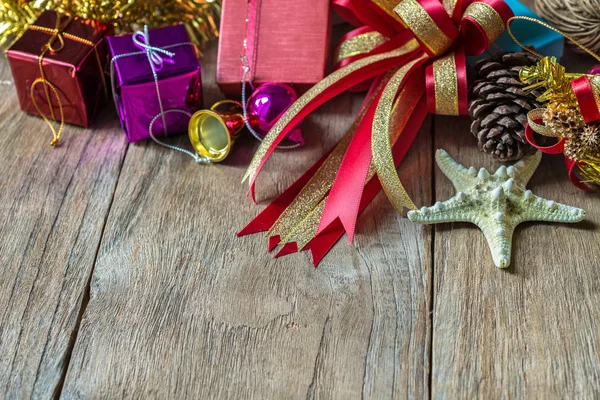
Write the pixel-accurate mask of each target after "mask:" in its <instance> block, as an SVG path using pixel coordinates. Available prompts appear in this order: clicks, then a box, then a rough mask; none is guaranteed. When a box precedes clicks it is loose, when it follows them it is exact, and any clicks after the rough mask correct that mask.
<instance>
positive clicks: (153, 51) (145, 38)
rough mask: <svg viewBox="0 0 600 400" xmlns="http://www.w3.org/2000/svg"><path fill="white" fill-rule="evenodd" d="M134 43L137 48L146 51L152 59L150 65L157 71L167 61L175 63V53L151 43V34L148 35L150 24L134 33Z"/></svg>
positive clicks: (149, 59)
mask: <svg viewBox="0 0 600 400" xmlns="http://www.w3.org/2000/svg"><path fill="white" fill-rule="evenodd" d="M133 43H134V44H135V46H136V47H137V48H139V49H140V50H142V51H144V52H146V55H147V56H148V61H150V65H151V66H152V68H153V69H154V70H156V71H160V70H161V69H162V67H163V65H164V63H165V62H168V63H169V64H173V63H174V62H175V61H173V57H174V56H175V53H173V52H171V51H168V50H165V49H163V48H160V47H155V46H151V45H150V36H149V35H148V26H144V30H143V31H136V32H135V33H134V34H133ZM162 56H166V57H167V58H166V59H165V58H163V57H162Z"/></svg>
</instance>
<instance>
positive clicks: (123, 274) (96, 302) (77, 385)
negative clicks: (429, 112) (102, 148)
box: [63, 47, 431, 399]
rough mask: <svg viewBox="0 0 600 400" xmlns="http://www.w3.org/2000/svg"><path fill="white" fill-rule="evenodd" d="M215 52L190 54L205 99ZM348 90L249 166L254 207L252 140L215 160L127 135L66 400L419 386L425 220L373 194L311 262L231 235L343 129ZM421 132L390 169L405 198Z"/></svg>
mask: <svg viewBox="0 0 600 400" xmlns="http://www.w3.org/2000/svg"><path fill="white" fill-rule="evenodd" d="M215 53H216V51H215V48H214V47H213V48H211V49H209V50H208V51H207V53H206V56H205V58H204V59H203V66H204V82H205V89H206V93H205V96H206V99H205V100H206V102H207V103H208V104H210V103H211V102H212V101H215V100H217V99H218V98H219V94H218V92H217V90H216V87H215V84H214V81H213V80H214V67H212V66H213V65H214V59H215ZM361 99H362V96H360V95H344V96H340V97H339V98H338V99H336V100H335V102H332V103H331V104H330V105H328V106H326V107H324V108H323V109H322V110H321V111H320V112H319V113H317V114H316V115H315V116H313V117H311V118H309V119H308V120H307V121H305V124H304V132H305V133H306V136H307V140H308V144H307V147H306V148H304V149H301V150H296V151H292V152H277V153H276V154H275V156H274V157H273V158H272V160H271V161H270V162H269V163H268V164H267V167H266V169H265V171H264V172H263V174H262V175H261V178H260V179H259V190H258V196H259V198H260V199H261V207H257V206H253V205H252V204H251V203H250V201H249V200H248V199H247V198H245V197H244V195H245V191H246V186H245V185H242V184H241V183H240V181H241V178H242V176H243V173H244V171H245V167H246V166H247V165H248V163H249V161H250V158H251V156H252V154H253V152H254V151H255V150H256V147H257V143H255V142H254V141H253V139H251V138H245V139H242V140H240V142H239V143H237V145H236V149H235V150H234V152H233V153H232V154H231V155H230V157H229V158H228V160H227V161H226V162H225V163H222V164H220V165H214V166H201V165H196V164H195V163H194V162H193V161H192V160H191V159H189V158H188V157H186V156H183V155H182V154H179V153H176V152H173V151H169V150H165V149H163V148H161V147H158V146H156V145H155V144H152V143H141V144H136V145H132V146H130V148H129V150H128V152H127V156H126V159H125V162H124V165H123V169H122V173H121V177H120V180H119V183H118V186H117V190H116V193H115V199H114V203H113V206H112V208H111V211H110V215H109V217H108V221H107V225H106V229H105V234H104V237H103V239H102V243H101V246H100V250H99V255H98V261H97V264H96V266H95V268H94V274H93V278H92V283H91V294H90V302H89V305H88V307H87V309H86V311H85V314H84V316H83V321H82V325H81V329H80V332H79V335H78V337H77V342H76V344H75V348H74V351H73V357H72V361H71V364H70V366H69V370H68V374H67V377H66V382H65V387H64V391H63V397H64V398H66V399H71V398H89V397H104V398H139V397H141V398H147V397H150V398H261V399H263V398H264V399H268V398H303V397H306V398H340V399H346V398H357V397H361V396H362V395H364V396H365V397H396V398H415V397H416V398H421V397H427V396H428V379H429V350H428V348H429V343H430V337H429V331H430V315H429V309H430V304H429V299H430V289H431V286H430V281H431V274H430V264H431V230H430V228H427V227H421V226H417V225H412V224H411V223H410V222H409V221H407V220H406V219H405V218H401V216H399V215H398V214H397V213H396V212H395V211H394V210H393V208H392V206H391V205H390V204H389V202H388V201H387V200H386V199H385V197H384V196H383V195H382V194H380V195H379V196H378V197H377V198H376V200H375V201H374V202H373V204H372V205H371V206H370V207H369V208H368V209H367V210H365V213H364V214H363V215H362V216H361V218H360V220H359V228H358V232H357V237H356V243H355V244H356V247H353V246H352V245H350V244H349V243H347V240H346V239H343V240H342V241H341V242H340V243H339V244H338V245H337V246H336V247H335V248H334V249H333V251H332V252H331V253H330V255H329V256H328V257H327V258H326V259H325V260H324V261H323V262H322V263H321V265H320V266H319V268H318V269H316V270H315V269H313V267H312V265H311V263H310V258H309V255H308V254H305V253H302V254H294V255H292V256H288V257H284V258H280V259H277V260H274V259H272V258H271V256H269V255H267V254H266V239H265V238H264V237H263V236H262V235H253V236H249V237H244V238H236V237H235V232H237V231H238V230H239V229H241V228H242V227H243V226H244V225H245V224H246V223H247V222H248V221H249V220H250V219H251V218H253V217H254V216H255V215H256V214H257V213H258V211H259V210H260V209H261V208H262V206H264V205H266V204H267V203H268V200H270V199H272V198H273V197H274V196H275V195H276V194H277V193H280V192H281V191H282V190H284V189H285V188H286V187H287V186H288V185H289V184H291V183H292V182H293V181H294V180H295V179H296V178H297V177H298V176H299V175H300V174H301V173H302V172H303V171H304V170H306V169H307V168H308V167H309V166H310V165H311V164H312V163H313V162H315V161H316V160H317V159H318V158H320V157H321V155H322V154H323V153H324V152H325V151H326V150H327V149H329V148H330V147H331V146H332V145H333V144H334V143H335V142H336V141H337V139H338V138H339V137H341V135H342V134H343V132H344V130H345V129H346V128H347V127H348V126H349V124H350V122H351V120H352V116H353V115H354V114H355V112H356V111H357V108H358V106H359V104H360V102H361ZM430 128H431V125H430V123H429V122H428V123H427V124H425V126H424V127H423V130H422V132H421V135H420V137H419V139H418V140H417V142H416V143H415V147H414V149H415V151H414V152H413V153H412V154H411V156H409V157H408V158H407V159H406V160H405V162H404V163H403V169H402V170H403V174H402V176H403V179H404V180H405V182H406V184H407V187H408V189H409V191H410V192H411V193H412V194H413V196H414V197H415V199H416V201H418V202H419V203H424V202H429V201H431V184H430V182H429V179H430V176H431V151H430V147H431V134H430ZM173 141H174V143H177V144H179V145H182V146H186V145H189V144H188V143H187V139H186V138H185V137H179V138H176V139H173ZM417 172H418V173H417ZM420 174H422V175H423V176H424V177H425V179H424V180H423V178H422V177H421V176H420Z"/></svg>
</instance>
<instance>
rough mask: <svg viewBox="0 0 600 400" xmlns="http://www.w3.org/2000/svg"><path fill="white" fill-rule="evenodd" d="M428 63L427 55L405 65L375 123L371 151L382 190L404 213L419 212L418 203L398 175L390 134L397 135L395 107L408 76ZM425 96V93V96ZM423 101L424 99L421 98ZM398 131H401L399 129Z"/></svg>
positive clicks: (385, 96)
mask: <svg viewBox="0 0 600 400" xmlns="http://www.w3.org/2000/svg"><path fill="white" fill-rule="evenodd" d="M426 59H427V55H422V56H421V57H419V58H417V59H415V60H413V61H411V62H410V63H408V64H406V65H404V66H403V67H402V68H400V69H398V71H397V72H396V73H395V74H394V76H392V78H391V79H390V81H389V83H388V84H387V86H386V87H385V89H384V90H383V93H382V95H381V99H380V100H379V104H378V105H377V109H376V110H375V118H374V120H373V136H372V139H371V147H372V151H373V165H374V166H375V170H376V172H377V175H378V176H379V180H380V181H381V186H382V187H383V190H384V191H385V193H386V194H387V197H388V198H389V199H390V201H391V202H392V204H393V205H394V207H395V208H396V209H397V210H398V211H399V212H402V208H403V207H408V208H411V209H416V207H415V205H414V203H413V202H412V200H411V199H410V196H409V195H408V193H407V192H406V190H405V189H404V186H403V185H402V183H401V182H400V178H399V177H398V173H397V172H396V166H395V164H394V157H393V156H392V141H391V140H390V133H393V132H392V130H391V129H390V125H391V121H392V120H391V119H390V116H391V115H392V106H393V104H394V99H395V97H396V94H397V93H398V90H399V89H400V87H401V85H402V83H403V81H404V79H405V78H406V76H407V74H408V73H409V72H411V71H412V69H413V67H414V66H415V65H417V64H419V63H421V62H423V61H424V60H426ZM421 93H422V92H421ZM416 94H417V93H410V95H411V97H413V98H414V97H415V96H416ZM419 97H420V96H419ZM400 98H402V96H400ZM408 110H410V111H411V112H412V109H410V108H407V107H405V108H404V109H403V110H402V111H403V112H405V113H406V112H407V111H408ZM408 117H410V113H408V114H406V115H405V119H406V120H408ZM396 129H397V128H396Z"/></svg>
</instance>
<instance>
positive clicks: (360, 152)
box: [317, 91, 381, 243]
mask: <svg viewBox="0 0 600 400" xmlns="http://www.w3.org/2000/svg"><path fill="white" fill-rule="evenodd" d="M380 97H381V91H380V92H379V93H378V94H377V96H376V98H375V99H374V101H373V102H372V103H371V105H370V106H369V109H368V110H367V112H366V114H365V116H364V117H363V119H362V121H360V124H359V126H358V128H357V130H356V133H355V134H354V137H353V138H352V141H351V142H350V145H349V146H348V149H347V150H346V154H345V155H344V159H343V160H342V163H341V165H340V169H339V171H338V173H337V176H336V178H335V182H334V183H333V186H332V187H331V191H330V192H329V196H328V198H327V202H326V203H325V209H324V210H323V215H322V216H321V221H320V222H319V227H318V229H317V235H318V234H319V233H321V232H322V231H323V230H324V229H325V228H326V227H327V226H329V225H330V224H331V223H332V222H333V221H334V220H335V219H336V218H339V219H340V221H341V223H342V226H343V228H344V229H345V230H346V233H348V239H349V240H350V243H352V241H353V240H354V229H355V227H356V219H357V218H358V213H359V206H360V201H361V197H362V195H363V191H364V188H365V180H366V179H367V174H368V172H369V165H370V164H371V158H372V153H371V129H372V126H373V117H374V116H375V109H376V108H377V103H378V101H379V98H380Z"/></svg>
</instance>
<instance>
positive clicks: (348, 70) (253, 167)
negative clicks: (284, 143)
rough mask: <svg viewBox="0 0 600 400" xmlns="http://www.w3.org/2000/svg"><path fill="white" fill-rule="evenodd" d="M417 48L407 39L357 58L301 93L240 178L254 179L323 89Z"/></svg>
mask: <svg viewBox="0 0 600 400" xmlns="http://www.w3.org/2000/svg"><path fill="white" fill-rule="evenodd" d="M418 48H419V43H418V42H417V41H416V40H414V39H413V40H410V41H408V42H407V43H406V44H405V45H404V46H402V47H399V48H397V49H394V50H392V51H389V52H387V53H382V54H376V55H374V56H370V57H365V58H363V59H360V60H357V61H355V62H353V63H351V64H349V65H347V66H346V67H344V68H342V69H339V70H337V71H335V72H333V73H332V74H330V75H329V76H328V77H326V78H325V79H323V80H322V81H321V82H319V83H317V84H316V85H315V86H313V87H312V88H311V89H310V90H308V91H307V92H306V93H304V95H302V96H301V97H300V98H299V99H298V100H297V101H296V102H295V103H294V104H292V106H291V107H290V108H288V109H287V111H286V112H285V113H284V114H283V115H282V116H281V118H279V120H278V121H277V122H276V123H275V125H274V126H273V128H271V130H270V131H269V133H268V134H267V135H266V136H265V138H264V139H263V142H262V143H261V145H260V147H259V148H258V150H257V151H256V153H255V154H254V157H253V158H252V161H251V162H250V165H249V166H248V169H247V170H246V174H245V175H244V178H243V180H242V182H243V181H245V180H246V179H251V180H254V178H255V177H256V174H257V171H258V168H259V167H260V165H261V162H262V160H263V159H264V158H265V155H266V154H267V152H268V150H269V149H270V148H271V147H272V146H273V143H274V142H275V139H277V137H278V136H279V134H280V133H281V132H282V131H283V129H284V128H285V127H286V126H287V125H288V124H289V123H290V122H291V120H292V119H293V118H294V117H295V116H296V115H297V114H298V112H299V111H300V110H302V109H303V108H304V107H305V106H306V105H307V104H308V103H310V102H311V101H312V100H313V99H314V98H316V97H317V96H319V95H320V94H321V93H322V92H323V91H325V90H326V89H328V88H329V87H331V86H333V85H334V84H335V83H337V82H338V81H340V80H341V79H343V78H345V77H346V76H348V75H350V74H352V73H354V72H356V71H359V70H361V69H362V68H364V67H366V66H368V65H371V64H374V63H376V62H379V61H382V60H385V59H389V58H395V57H399V56H402V55H406V54H410V53H411V52H413V51H415V50H417V49H418Z"/></svg>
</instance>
